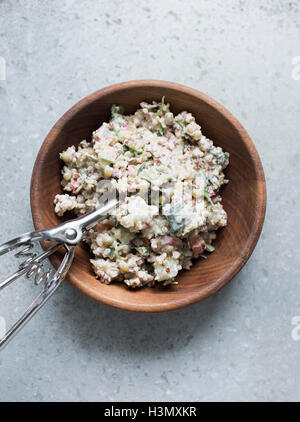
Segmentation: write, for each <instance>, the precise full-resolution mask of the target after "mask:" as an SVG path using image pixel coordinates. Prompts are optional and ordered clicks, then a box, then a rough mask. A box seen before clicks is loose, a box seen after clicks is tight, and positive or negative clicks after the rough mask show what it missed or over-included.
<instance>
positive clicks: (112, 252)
mask: <svg viewBox="0 0 300 422" xmlns="http://www.w3.org/2000/svg"><path fill="white" fill-rule="evenodd" d="M109 249H110V252H109V257H110V258H113V257H114V255H115V248H114V247H113V246H109Z"/></svg>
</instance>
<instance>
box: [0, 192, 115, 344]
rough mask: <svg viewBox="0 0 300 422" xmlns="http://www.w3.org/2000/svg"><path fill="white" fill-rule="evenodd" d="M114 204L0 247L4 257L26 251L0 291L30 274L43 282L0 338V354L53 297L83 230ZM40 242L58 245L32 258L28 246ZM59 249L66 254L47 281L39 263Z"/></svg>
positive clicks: (65, 272)
mask: <svg viewBox="0 0 300 422" xmlns="http://www.w3.org/2000/svg"><path fill="white" fill-rule="evenodd" d="M118 203H119V201H118V200H117V199H111V200H109V201H108V202H107V203H106V204H105V205H104V206H102V207H100V208H98V209H96V210H95V211H92V212H90V213H88V214H86V215H84V216H83V217H79V218H77V219H75V220H71V221H68V222H66V223H63V224H60V225H59V226H57V227H55V228H52V229H48V230H40V231H35V232H31V233H25V234H23V235H21V236H19V237H17V238H15V239H13V240H10V241H9V242H6V243H4V244H2V245H0V255H4V254H5V253H7V252H9V251H12V250H14V249H16V248H19V247H24V246H25V247H26V248H25V249H24V250H23V251H21V252H19V253H17V254H16V256H24V257H28V258H27V259H26V261H24V262H23V263H21V265H20V266H19V270H18V271H16V272H15V273H14V274H12V275H10V276H9V277H7V278H6V279H5V280H4V281H2V282H0V291H1V290H2V289H3V288H4V287H6V286H8V285H9V284H10V283H12V282H13V281H15V280H16V279H17V278H19V277H21V276H22V275H24V274H25V275H26V276H27V278H30V277H31V276H32V275H33V274H35V284H39V283H40V282H41V281H45V285H44V288H43V290H42V292H41V293H40V295H39V296H38V297H37V298H36V299H35V300H34V301H33V303H32V304H31V305H30V306H29V308H28V309H27V310H26V311H25V312H24V314H23V315H22V316H21V317H20V318H19V319H18V321H17V322H16V323H15V324H13V326H12V327H11V328H10V329H9V330H8V331H7V332H6V333H5V335H4V336H3V337H2V338H0V350H1V349H2V348H3V347H4V346H5V345H6V344H7V343H8V341H9V340H11V339H12V338H13V336H14V335H15V334H17V332H18V331H19V330H20V329H21V328H22V327H23V326H24V325H25V324H26V322H28V321H29V320H30V318H31V317H33V315H34V314H35V313H36V312H37V311H38V310H39V309H40V308H41V307H42V306H43V305H44V304H45V303H46V301H47V300H48V299H49V298H50V297H51V296H52V295H53V293H54V292H55V291H56V289H57V288H58V286H59V285H60V284H61V283H62V281H63V280H64V278H65V277H66V275H67V273H68V271H69V269H70V267H71V265H72V262H73V258H74V254H75V248H76V245H77V244H78V242H80V240H81V239H82V233H83V229H84V228H86V227H88V226H91V225H92V224H94V223H95V222H97V221H99V220H101V219H103V218H104V217H105V216H106V215H107V213H108V212H109V211H111V210H112V209H113V208H115V207H116V206H117V205H118ZM43 240H48V241H52V242H58V243H56V244H55V245H54V246H52V247H50V248H49V249H48V250H46V251H45V252H43V253H42V254H41V255H39V256H36V254H33V253H29V250H30V249H31V248H33V243H32V242H34V241H43ZM61 247H64V248H65V249H66V254H65V255H64V258H63V260H62V262H61V264H60V266H59V268H58V269H57V271H56V272H55V274H54V276H53V277H52V278H51V279H50V272H47V273H43V274H42V275H41V274H40V273H41V271H42V265H43V264H42V262H43V261H44V260H45V259H46V258H48V257H49V256H50V255H52V254H53V253H55V252H56V251H57V250H58V249H59V248H61Z"/></svg>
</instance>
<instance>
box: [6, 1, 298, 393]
mask: <svg viewBox="0 0 300 422" xmlns="http://www.w3.org/2000/svg"><path fill="white" fill-rule="evenodd" d="M299 38H300V4H299V1H296V0H294V1H292V0H291V1H288V2H287V1H284V0H273V1H270V0H264V1H262V0H251V2H250V1H238V0H228V1H226V2H225V1H223V0H210V1H205V0H198V1H197V0H189V1H180V0H162V1H160V2H157V1H154V0H148V1H145V0H131V1H127V2H125V1H118V0H110V1H96V0H87V1H84V2H81V1H75V0H51V1H46V0H43V1H34V0H27V1H25V0H24V1H17V0H1V1H0V56H2V57H3V58H4V59H5V61H6V80H4V81H0V182H1V183H0V198H1V206H0V238H1V241H2V240H3V241H4V240H6V239H8V238H11V237H12V236H14V235H16V234H18V233H22V232H24V231H29V230H31V229H32V227H33V226H32V220H31V214H30V204H29V184H30V176H31V171H32V166H33V163H34V160H35V157H36V154H37V152H38V150H39V148H40V146H41V143H42V141H43V139H44V138H45V136H46V134H47V133H48V131H49V129H50V128H51V127H52V125H53V124H54V123H55V121H56V120H57V119H58V118H59V117H60V116H61V115H62V113H63V112H65V111H66V110H67V109H68V108H69V107H70V106H72V105H73V104H74V103H75V102H76V101H77V100H79V99H80V98H82V97H84V96H85V95H87V94H89V93H91V92H92V91H94V90H97V89H99V88H102V87H104V86H106V85H108V84H112V83H115V82H119V81H124V80H129V79H143V78H153V79H165V80H172V81H176V82H180V83H183V84H186V85H189V86H192V87H195V88H198V89H200V90H201V91H204V92H206V93H208V94H209V95H211V96H212V97H214V98H215V99H217V100H218V101H220V102H221V103H223V104H224V105H225V106H226V107H227V108H228V109H229V110H231V111H232V112H233V114H235V116H237V118H238V119H239V120H240V121H241V122H242V124H243V125H244V126H245V127H246V129H247V130H248V131H249V133H250V135H251V136H252V138H253V140H254V142H255V144H256V146H257V149H258V151H259V154H260V156H261V158H262V162H263V165H264V169H265V173H266V178H267V183H268V210H267V216H266V221H265V225H264V230H263V234H262V236H261V239H260V241H259V243H258V246H257V248H256V249H255V252H254V253H253V255H252V257H251V259H250V261H249V262H248V264H247V265H246V267H244V269H243V270H242V271H241V272H240V274H239V275H238V276H236V277H235V279H234V280H233V281H232V282H231V283H230V284H229V285H227V286H226V287H225V288H224V289H223V290H222V291H220V292H219V293H217V294H216V295H214V296H213V297H210V298H209V299H207V300H205V301H204V302H202V303H198V304H196V305H194V306H191V307H189V308H186V309H182V310H179V311H176V312H172V313H167V314H160V315H159V314H157V315H138V314H131V313H126V312H121V311H117V310H114V309H111V308H108V307H106V306H104V305H101V304H98V303H96V302H94V301H92V300H90V299H89V298H87V297H85V296H83V295H82V294H80V293H79V292H78V291H76V290H75V289H74V288H73V287H71V286H70V285H69V284H67V283H65V285H64V286H63V287H62V288H61V289H60V291H59V292H58V293H57V294H56V295H55V297H53V299H52V300H51V301H50V302H49V303H48V304H47V305H46V307H45V308H44V309H43V310H42V311H41V312H40V313H39V314H38V315H36V316H35V318H34V319H33V320H32V321H31V322H30V323H29V324H28V325H27V326H26V327H25V329H24V330H23V331H22V332H21V333H20V334H19V335H18V336H17V337H16V338H15V339H14V340H13V342H12V343H11V344H10V345H9V346H8V347H7V348H6V349H4V350H3V352H2V353H1V355H0V401H7V400H8V401H17V400H21V401H49V400H50V401H62V400H70V401H85V400H88V401H91V400H96V401H104V400H112V401H113V400H116V401H118V400H129V401H131V400H147V401H149V400H162V401H164V400H171V401H173V400H200V401H213V400H219V401H234V400H238V401H264V400H268V401H278V400H280V401H292V400H297V401H298V400H299V393H300V386H299V382H300V371H299V365H300V361H299V354H300V340H299V341H296V340H293V338H292V329H293V325H292V318H293V317H294V316H297V315H298V316H299V315H300V285H299V249H300V248H299V234H300V231H299V230H300V229H299V193H300V192H299V185H300V180H299V159H300V157H299V153H300V146H299V142H300V139H299V132H300V80H297V69H296V67H295V65H294V66H293V64H292V61H293V58H294V57H296V56H300V42H299V41H300V40H299ZM2 63H3V60H2ZM293 69H294V73H292V72H293ZM2 70H3V69H2ZM293 76H294V78H293ZM1 262H2V265H1V266H0V276H1V278H3V277H4V275H5V274H7V272H8V271H11V270H12V269H13V263H12V261H11V260H7V259H3V260H2V261H1ZM31 284H32V283H29V282H28V281H25V280H20V281H19V282H18V283H17V285H15V286H11V287H9V288H8V289H7V290H6V291H3V292H1V295H0V316H2V321H3V318H4V319H6V320H7V323H9V322H10V320H11V319H12V318H13V317H16V316H17V314H18V313H19V312H21V310H22V309H23V307H24V306H25V305H26V304H29V302H30V300H31V298H32V297H33V295H34V294H35V291H34V288H33V287H32V285H31ZM294 328H295V327H294Z"/></svg>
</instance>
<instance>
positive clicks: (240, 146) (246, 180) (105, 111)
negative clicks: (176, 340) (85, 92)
mask: <svg viewBox="0 0 300 422" xmlns="http://www.w3.org/2000/svg"><path fill="white" fill-rule="evenodd" d="M162 96H165V98H166V102H169V103H170V104H171V108H172V110H173V111H174V112H175V113H178V112H180V111H183V110H187V111H190V112H191V113H192V114H193V115H194V116H195V118H196V121H197V122H198V123H199V124H200V125H201V126H202V131H203V133H204V135H206V136H207V137H209V138H211V139H212V140H213V141H214V143H215V145H219V146H221V147H222V148H223V149H224V150H225V151H228V152H229V153H230V163H229V166H228V168H227V170H226V177H227V178H228V179H229V180H230V182H229V184H228V185H226V186H225V187H223V188H222V190H221V195H222V198H223V205H224V208H225V210H226V212H227V214H228V225H227V226H226V227H225V228H224V229H222V230H219V231H218V233H217V239H216V241H215V243H214V246H215V248H216V250H215V252H213V253H212V254H211V255H209V256H208V258H207V259H206V260H199V261H198V262H195V264H194V265H193V267H192V268H191V270H190V271H182V272H180V274H179V275H178V277H177V280H178V281H179V284H178V285H173V286H171V287H164V288H163V287H160V286H157V287H155V288H147V287H145V288H142V289H137V290H130V289H129V288H127V287H126V286H125V285H124V284H118V283H112V284H110V285H106V284H102V283H101V282H100V281H98V280H97V279H96V278H95V276H94V274H93V272H92V269H91V265H90V263H89V253H88V250H87V248H86V246H85V245H83V244H80V245H78V247H77V252H76V256H75V259H74V263H73V265H72V267H71V269H70V271H69V274H68V277H67V278H68V280H69V281H70V282H71V283H72V284H73V285H74V286H75V287H77V288H78V289H79V290H80V291H82V292H83V293H85V294H87V295H88V296H90V297H92V298H93V299H96V300H98V301H99V302H103V303H106V304H107V305H111V306H114V307H116V308H121V309H125V310H130V311H140V312H160V311H168V310H171V309H176V308H181V307H183V306H186V305H189V304H191V303H194V302H197V301H199V300H201V299H203V298H205V297H207V296H209V295H211V294H212V293H214V292H216V291H217V290H219V289H220V288H221V287H222V286H224V284H226V283H227V282H228V281H229V280H231V279H232V277H233V276H235V275H236V274H237V272H238V271H239V270H240V269H241V268H242V267H243V265H244V264H245V263H246V261H247V260H248V258H249V256H250V255H251V253H252V251H253V249H254V247H255V245H256V242H257V240H258V238H259V235H260V232H261V229H262V225H263V221H264V216H265V207H266V186H265V178H264V172H263V168H262V164H261V162H260V159H259V156H258V153H257V151H256V149H255V146H254V144H253V142H252V141H251V139H250V137H249V135H248V134H247V132H246V131H245V129H244V128H243V127H242V126H241V124H240V123H239V122H238V121H237V120H236V119H235V118H234V117H233V116H232V114H231V113H230V112H229V111H227V110H226V109H225V108H224V107H223V106H222V105H220V104H219V103H217V102H216V101H215V100H213V99H212V98H210V97H208V96H207V95H205V94H203V93H201V92H199V91H197V90H195V89H192V88H188V87H186V86H183V85H179V84H176V83H172V82H164V81H152V80H143V81H130V82H124V83H120V84H116V85H112V86H110V87H108V88H104V89H101V90H100V91H97V92H95V93H93V94H91V95H89V96H88V97H86V98H84V99H82V100H81V101H79V102H78V103H77V104H76V105H75V106H74V107H72V108H71V109H70V110H69V111H67V113H65V114H64V115H63V116H62V117H61V119H59V121H58V122H57V123H56V124H55V126H54V127H53V128H52V130H51V131H50V133H49V135H48V136H47V138H46V139H45V141H44V143H43V145H42V147H41V149H40V152H39V154H38V157H37V159H36V162H35V166H34V170H33V175H32V182H31V208H32V215H33V221H34V225H35V227H36V229H45V228H49V227H53V226H56V225H58V224H60V223H61V222H62V220H61V219H60V218H58V217H57V216H56V215H55V213H54V206H53V199H54V196H55V195H56V194H57V193H60V192H61V191H62V189H61V185H60V181H61V162H60V159H59V152H61V151H63V150H64V149H66V148H67V147H69V146H70V145H74V144H75V145H77V144H78V143H79V142H80V141H81V140H82V139H90V137H91V134H92V131H94V130H95V129H97V128H98V127H99V126H100V125H101V123H102V122H104V121H108V119H109V117H110V107H111V105H112V104H113V103H117V104H122V105H124V106H125V111H126V113H132V112H134V111H135V110H136V109H137V107H138V105H139V103H140V102H141V101H143V100H146V101H152V100H160V99H161V97H162ZM60 260H61V256H60V255H59V254H57V255H55V256H53V257H52V259H51V262H52V263H53V265H54V266H55V267H56V268H57V266H58V264H59V262H60Z"/></svg>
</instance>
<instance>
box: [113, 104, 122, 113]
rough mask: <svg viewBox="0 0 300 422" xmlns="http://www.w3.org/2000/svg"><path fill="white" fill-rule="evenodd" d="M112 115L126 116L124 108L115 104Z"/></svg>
mask: <svg viewBox="0 0 300 422" xmlns="http://www.w3.org/2000/svg"><path fill="white" fill-rule="evenodd" d="M111 114H124V107H123V106H121V105H117V104H113V105H112V106H111Z"/></svg>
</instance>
